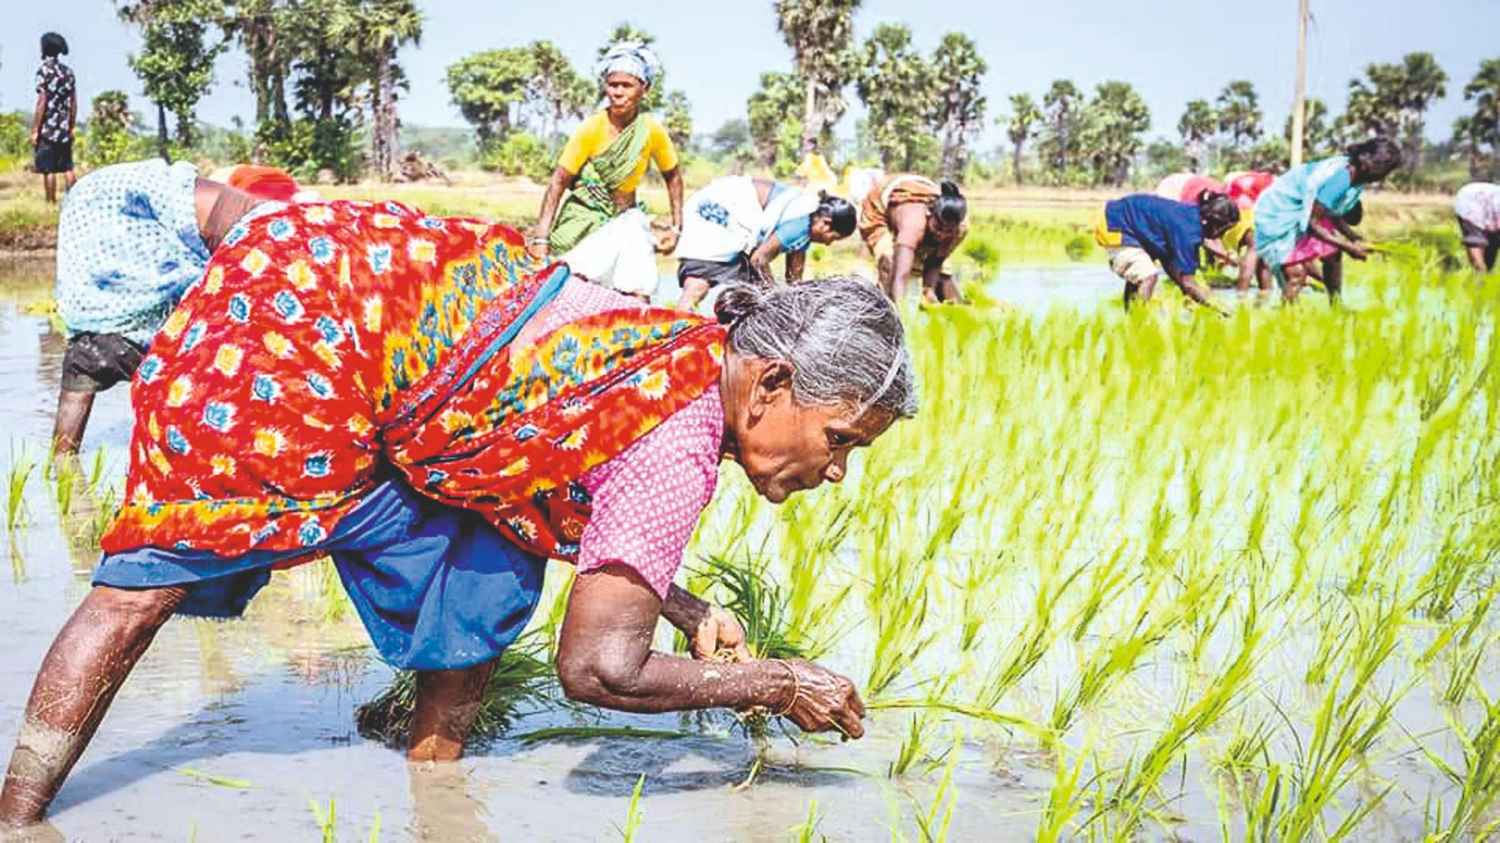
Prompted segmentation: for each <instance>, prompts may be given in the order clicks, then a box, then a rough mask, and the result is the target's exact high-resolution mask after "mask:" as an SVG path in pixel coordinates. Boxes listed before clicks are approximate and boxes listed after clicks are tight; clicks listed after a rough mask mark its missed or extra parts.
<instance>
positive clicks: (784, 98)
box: [746, 71, 802, 176]
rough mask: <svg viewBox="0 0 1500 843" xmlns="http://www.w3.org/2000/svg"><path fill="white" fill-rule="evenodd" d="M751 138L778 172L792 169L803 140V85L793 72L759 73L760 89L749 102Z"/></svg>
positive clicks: (758, 152)
mask: <svg viewBox="0 0 1500 843" xmlns="http://www.w3.org/2000/svg"><path fill="white" fill-rule="evenodd" d="M746 111H747V116H748V124H749V131H750V140H751V142H752V143H753V144H754V145H755V154H756V157H757V158H758V159H759V160H760V163H761V164H762V165H764V166H767V167H772V168H773V169H774V170H775V171H776V173H777V175H778V176H780V175H782V171H783V170H784V171H785V173H790V172H791V171H792V169H795V168H796V166H797V161H798V158H799V156H798V150H799V148H800V144H801V142H802V119H801V117H800V116H799V115H800V114H801V113H802V87H801V85H800V84H799V83H798V81H797V77H796V76H793V75H792V74H790V73H778V72H774V71H773V72H768V73H762V74H761V75H760V89H759V90H757V91H756V92H755V93H753V94H751V95H750V99H749V101H748V102H747V103H746Z"/></svg>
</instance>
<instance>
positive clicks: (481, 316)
mask: <svg viewBox="0 0 1500 843" xmlns="http://www.w3.org/2000/svg"><path fill="white" fill-rule="evenodd" d="M566 277H567V269H566V267H565V266H562V265H554V266H552V267H550V268H547V269H545V270H542V271H537V267H535V266H533V265H532V264H530V263H529V262H528V259H527V258H526V256H525V251H524V248H523V240H522V237H521V235H520V234H519V233H518V232H516V231H514V230H513V229H510V228H507V227H505V226H499V225H492V224H489V223H486V222H483V221H481V220H476V219H466V218H439V217H429V216H426V215H424V214H422V213H421V212H419V211H417V210H415V209H412V208H409V207H406V206H404V205H400V204H397V203H383V204H379V205H372V204H369V203H359V202H334V203H326V204H310V205H296V206H291V207H288V208H284V209H282V210H280V211H278V212H276V213H273V214H268V215H265V216H261V217H258V218H256V219H253V220H250V221H247V222H242V223H241V224H240V225H238V226H236V227H235V228H234V229H233V230H231V232H230V233H229V234H228V235H227V236H226V237H225V239H224V244H223V246H222V247H221V248H220V249H219V251H218V252H216V253H215V255H214V259H213V261H212V262H211V263H210V264H209V267H208V270H207V273H206V274H205V276H204V278H203V280H202V281H201V282H200V283H198V284H197V285H196V286H194V287H193V288H192V289H190V290H189V291H188V293H187V294H186V295H185V296H184V298H183V300H182V302H181V304H180V305H179V306H178V308H177V310H176V311H175V312H174V313H173V314H172V316H171V318H169V319H168V320H167V324H166V325H165V327H163V329H162V331H161V332H160V333H159V334H157V336H156V338H155V340H154V341H153V344H152V347H151V350H150V353H149V354H148V355H147V357H146V359H145V360H143V361H142V363H141V367H140V369H139V371H138V372H137V375H136V380H135V382H134V384H133V386H132V393H131V400H132V403H133V405H134V407H135V410H136V416H137V418H138V423H137V425H136V429H135V432H134V436H133V438H132V442H131V446H130V459H131V463H130V472H129V477H128V480H127V486H126V494H127V498H126V504H125V506H124V507H123V508H122V509H121V511H120V513H119V515H118V516H117V518H116V520H115V521H114V523H113V524H111V526H110V528H109V530H108V531H107V532H106V534H105V535H104V537H103V539H102V541H101V544H102V545H103V548H104V550H105V552H106V553H117V552H121V551H124V550H129V549H134V548H140V547H159V548H164V549H172V550H194V551H199V550H201V551H207V552H210V553H214V554H218V555H221V556H225V557H230V556H235V555H239V554H243V553H246V552H249V551H252V550H277V551H281V550H291V549H296V548H309V549H312V548H315V547H316V546H317V545H318V544H319V543H320V542H322V541H323V540H324V539H326V538H327V537H328V536H329V535H330V533H331V532H332V531H333V529H334V527H335V526H336V525H337V523H338V522H339V520H340V519H341V518H342V517H343V516H344V515H345V514H347V513H348V512H350V511H351V510H352V509H354V508H355V507H356V506H358V504H359V503H360V502H361V500H362V499H363V496H364V495H365V494H367V493H368V492H369V491H370V490H371V489H372V488H374V487H375V486H376V485H377V483H379V482H380V481H381V480H382V479H385V478H388V477H389V476H390V474H391V473H392V472H394V473H396V474H398V475H399V476H401V477H403V478H404V479H405V481H406V482H407V484H409V485H410V486H411V487H412V488H413V489H415V490H416V491H418V492H420V493H421V494H423V495H425V496H427V497H429V498H432V499H434V500H437V501H439V502H442V503H446V504H450V505H453V506H456V507H462V508H464V509H468V510H471V511H474V512H477V513H479V514H481V515H482V516H483V517H484V518H485V520H487V521H488V522H490V523H491V524H493V525H494V526H495V527H496V528H497V529H498V530H500V532H501V533H502V534H504V535H505V536H506V537H507V538H509V539H511V540H512V541H513V542H515V543H516V544H517V545H519V546H520V547H522V548H524V549H526V550H529V551H531V552H534V553H538V554H542V555H546V556H554V557H559V558H572V557H574V556H576V554H577V552H578V539H579V537H580V536H581V535H582V531H583V528H584V526H585V525H586V524H587V522H588V516H589V496H588V493H587V492H586V491H585V490H584V489H583V487H582V486H581V485H580V484H579V479H580V478H581V477H582V476H583V475H584V474H585V473H586V472H588V471H589V470H590V469H592V468H594V467H597V466H599V465H601V464H603V463H604V462H606V461H608V460H609V459H611V458H613V457H614V456H616V455H618V454H620V453H621V452H623V451H624V450H626V449H627V448H629V447H630V446H631V445H632V444H633V443H634V442H636V441H637V440H639V439H640V438H641V437H643V436H645V435H646V434H647V433H649V432H650V431H651V430H653V429H654V428H655V427H656V426H658V425H659V424H661V423H662V422H663V421H664V420H665V419H666V418H668V417H669V416H671V415H672V414H673V413H674V412H676V411H677V410H679V409H681V408H682V407H684V406H686V405H688V404H689V403H691V402H692V401H693V400H695V399H696V398H698V397H699V396H700V395H702V394H703V393H704V392H705V391H706V390H707V389H709V388H710V387H712V386H713V385H715V384H716V383H717V381H718V376H719V370H720V367H721V365H722V357H723V342H724V330H723V328H722V327H720V326H718V325H716V324H713V323H711V322H708V321H706V320H703V319H701V318H698V317H694V316H688V315H684V314H681V313H678V312H676V311H672V310H667V309H658V308H644V307H634V308H629V309H622V310H617V311H609V312H605V313H600V314H596V315H593V316H590V317H588V318H586V319H582V320H578V321H574V322H571V323H568V324H566V325H564V326H562V327H560V328H558V329H556V330H554V331H551V332H549V333H546V334H544V335H543V336H542V337H541V338H539V339H538V341H537V342H536V343H534V344H531V345H529V346H528V347H527V349H526V351H524V352H523V353H521V354H519V355H513V354H512V353H511V351H510V348H509V345H508V344H509V342H510V341H511V340H512V339H513V338H514V336H515V334H516V333H517V332H518V331H519V330H520V328H521V327H522V326H523V325H524V324H525V323H526V321H527V320H528V319H530V318H531V317H532V316H533V315H535V313H536V312H537V311H538V310H539V309H540V308H541V307H542V306H544V305H545V304H546V302H547V301H548V300H549V298H550V297H551V296H552V295H554V294H555V293H556V291H557V290H558V289H560V287H561V285H562V284H563V283H564V282H565V280H566ZM297 561H303V560H300V559H299V560H297Z"/></svg>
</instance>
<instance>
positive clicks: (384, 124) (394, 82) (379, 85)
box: [335, 0, 422, 181]
mask: <svg viewBox="0 0 1500 843" xmlns="http://www.w3.org/2000/svg"><path fill="white" fill-rule="evenodd" d="M335 32H337V33H338V34H340V35H341V36H343V37H348V38H351V39H355V40H353V41H351V42H350V43H353V44H355V45H357V47H356V48H357V49H358V50H359V51H360V52H361V53H362V54H363V57H364V60H365V63H366V65H367V68H368V73H369V84H370V118H371V127H370V146H371V158H372V159H373V160H372V162H371V163H372V164H373V165H374V168H375V172H376V174H377V175H378V176H379V177H380V179H381V181H389V180H390V179H391V178H392V177H393V176H394V175H395V170H396V158H397V157H398V155H397V148H396V147H397V144H398V140H397V131H398V130H399V128H400V122H399V121H398V120H397V117H396V89H397V87H399V82H400V79H401V71H400V67H399V66H398V65H397V64H396V53H397V52H398V51H399V50H400V49H401V48H402V47H404V46H406V45H407V44H416V43H419V42H420V41H421V39H422V13H421V12H420V11H419V10H418V9H417V6H416V3H415V2H414V0H368V2H364V3H360V4H359V5H358V7H357V8H354V9H350V10H348V12H347V14H346V16H345V17H343V18H342V19H341V20H339V21H338V22H337V25H336V26H335Z"/></svg>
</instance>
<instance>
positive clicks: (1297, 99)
mask: <svg viewBox="0 0 1500 843" xmlns="http://www.w3.org/2000/svg"><path fill="white" fill-rule="evenodd" d="M1307 4H1308V0H1297V90H1296V92H1295V93H1294V94H1293V95H1292V166H1293V167H1300V166H1302V134H1303V127H1304V125H1305V121H1306V118H1307V18H1308V14H1309V13H1308V9H1307Z"/></svg>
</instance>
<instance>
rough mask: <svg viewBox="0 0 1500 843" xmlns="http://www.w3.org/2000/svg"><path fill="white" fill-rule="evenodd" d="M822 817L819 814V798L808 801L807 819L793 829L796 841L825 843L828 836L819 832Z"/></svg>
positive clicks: (797, 842)
mask: <svg viewBox="0 0 1500 843" xmlns="http://www.w3.org/2000/svg"><path fill="white" fill-rule="evenodd" d="M820 822H822V817H821V816H819V814H818V800H816V799H813V800H811V801H809V802H808V803H807V819H806V820H805V821H804V822H803V823H802V824H801V825H799V826H796V827H795V828H793V829H792V834H793V835H795V838H794V839H795V840H796V843H823V841H826V840H827V839H828V838H827V837H825V836H823V835H822V834H819V833H818V824H819V823H820Z"/></svg>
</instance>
